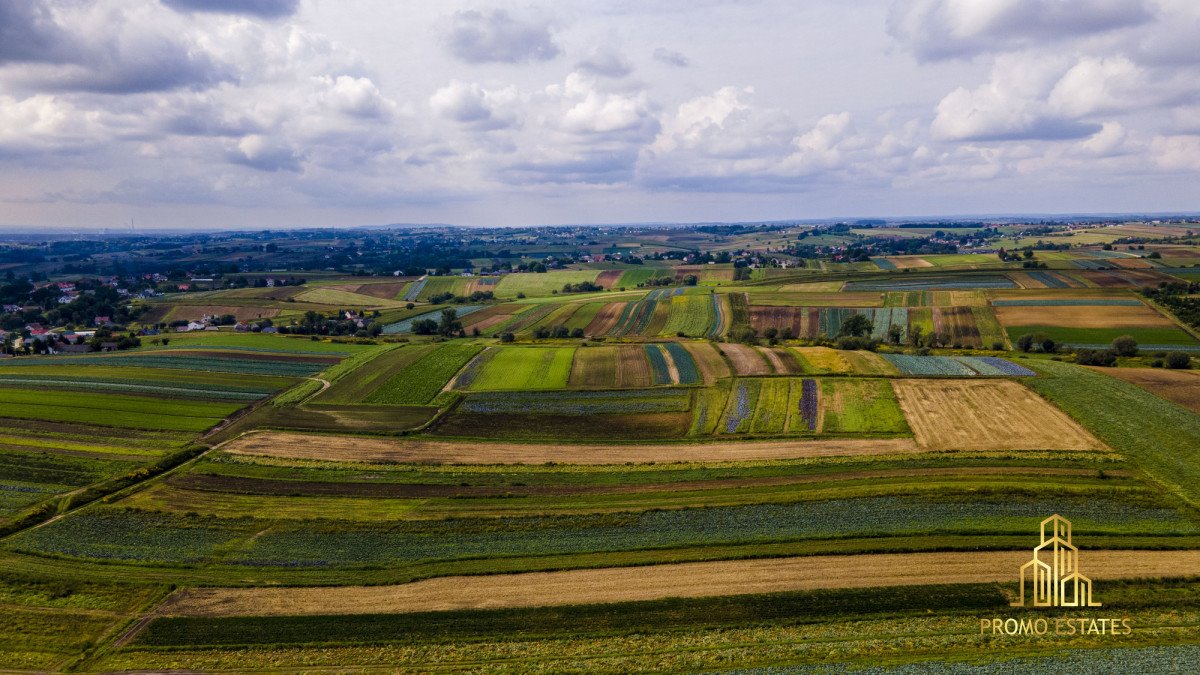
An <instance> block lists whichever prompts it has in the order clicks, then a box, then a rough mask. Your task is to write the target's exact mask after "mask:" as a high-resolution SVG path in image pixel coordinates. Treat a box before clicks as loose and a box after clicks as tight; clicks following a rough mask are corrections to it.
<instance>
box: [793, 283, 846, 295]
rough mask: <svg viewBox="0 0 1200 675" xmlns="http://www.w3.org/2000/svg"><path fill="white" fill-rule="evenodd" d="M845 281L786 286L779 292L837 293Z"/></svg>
mask: <svg viewBox="0 0 1200 675" xmlns="http://www.w3.org/2000/svg"><path fill="white" fill-rule="evenodd" d="M845 284H846V282H844V281H809V282H807V283H803V284H784V285H783V286H780V287H779V290H781V291H783V292H785V293H837V292H838V291H840V290H842V286H844V285H845Z"/></svg>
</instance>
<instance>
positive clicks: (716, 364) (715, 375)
mask: <svg viewBox="0 0 1200 675" xmlns="http://www.w3.org/2000/svg"><path fill="white" fill-rule="evenodd" d="M681 344H682V345H683V348H684V349H686V350H688V353H689V354H691V355H692V360H694V361H695V362H696V367H697V368H698V369H699V370H700V375H701V376H702V377H703V378H704V383H705V384H712V383H713V382H715V381H717V380H718V379H720V378H722V377H729V376H730V372H729V364H728V363H726V362H725V358H724V357H722V356H721V352H719V351H717V348H716V347H714V346H713V345H712V343H709V342H683V343H681Z"/></svg>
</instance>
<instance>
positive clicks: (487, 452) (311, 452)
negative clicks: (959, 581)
mask: <svg viewBox="0 0 1200 675" xmlns="http://www.w3.org/2000/svg"><path fill="white" fill-rule="evenodd" d="M222 449H223V450H225V451H226V452H230V453H233V454H238V455H265V456H269V457H290V458H293V459H323V460H330V461H345V462H411V463H432V464H544V463H546V462H560V463H563V464H623V463H625V462H726V461H728V462H737V461H750V460H756V459H796V458H803V457H833V456H840V455H890V454H909V453H915V452H921V451H922V450H921V449H920V448H918V447H917V445H916V443H914V442H913V441H912V439H910V438H887V439H840V438H839V439H828V440H805V441H793V440H788V441H764V442H748V443H704V444H699V443H662V444H638V445H617V444H610V445H599V444H572V445H563V444H525V443H477V442H464V443H455V442H448V441H424V440H420V441H419V440H409V439H388V438H363V437H357V436H310V435H305V434H291V433H283V432H274V431H270V432H261V433H254V434H249V435H246V436H242V437H241V438H237V439H235V440H233V441H230V442H229V444H228V445H225V446H222Z"/></svg>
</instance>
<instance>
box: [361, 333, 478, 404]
mask: <svg viewBox="0 0 1200 675" xmlns="http://www.w3.org/2000/svg"><path fill="white" fill-rule="evenodd" d="M481 349H482V348H481V347H479V346H478V345H459V344H444V345H441V346H440V347H438V348H436V349H434V350H433V351H431V352H429V353H428V354H426V355H424V356H422V357H421V358H419V359H417V360H416V361H414V362H413V363H411V364H409V365H408V366H407V367H406V368H404V369H403V370H401V371H400V372H398V373H395V374H393V375H392V376H391V377H390V378H389V379H388V380H387V381H386V382H384V383H382V384H381V385H380V386H379V388H378V389H376V390H375V391H373V392H371V395H370V396H368V397H367V398H366V400H365V401H363V402H364V403H375V404H385V405H425V404H426V403H429V401H431V400H433V397H434V396H437V395H438V392H440V391H441V390H442V388H443V387H445V386H446V383H447V382H449V381H450V378H452V377H454V375H455V373H457V372H458V371H459V370H460V369H462V367H463V366H464V365H466V364H467V362H468V361H470V360H471V359H472V358H474V357H475V355H476V354H478V353H479V351H480V350H481Z"/></svg>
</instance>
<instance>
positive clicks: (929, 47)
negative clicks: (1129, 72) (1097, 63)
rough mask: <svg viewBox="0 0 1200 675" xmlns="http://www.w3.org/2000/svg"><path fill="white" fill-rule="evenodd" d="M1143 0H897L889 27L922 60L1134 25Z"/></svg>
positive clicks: (1147, 13) (1148, 11) (1141, 19)
mask: <svg viewBox="0 0 1200 675" xmlns="http://www.w3.org/2000/svg"><path fill="white" fill-rule="evenodd" d="M1153 16H1154V12H1153V10H1152V8H1151V6H1150V4H1149V3H1148V2H1147V1H1146V0H1089V1H1088V2H1075V1H1073V0H988V1H983V0H898V1H897V2H896V3H895V4H893V5H892V8H891V11H890V13H889V15H888V20H887V31H888V33H889V34H890V35H892V37H894V38H896V39H897V40H899V41H900V42H901V43H902V44H904V45H905V46H907V47H908V48H909V49H911V50H912V52H913V53H914V54H915V55H916V56H917V58H918V59H920V60H922V61H938V60H942V59H952V58H969V57H972V56H975V55H977V54H981V53H985V52H997V51H1010V50H1014V49H1021V48H1024V47H1028V46H1031V45H1038V44H1042V43H1044V42H1045V41H1047V40H1053V41H1056V42H1061V41H1063V40H1066V39H1069V38H1072V37H1078V36H1084V35H1092V34H1097V33H1104V32H1108V31H1112V30H1116V29H1120V28H1127V27H1130V26H1137V25H1140V24H1143V23H1146V22H1147V21H1149V20H1151V18H1153Z"/></svg>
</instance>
